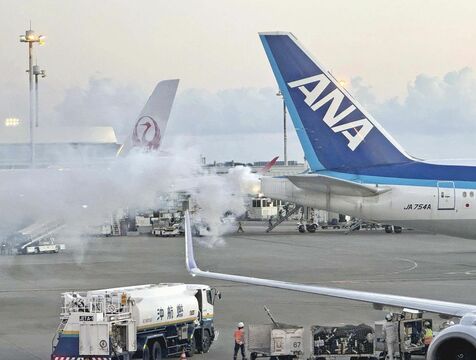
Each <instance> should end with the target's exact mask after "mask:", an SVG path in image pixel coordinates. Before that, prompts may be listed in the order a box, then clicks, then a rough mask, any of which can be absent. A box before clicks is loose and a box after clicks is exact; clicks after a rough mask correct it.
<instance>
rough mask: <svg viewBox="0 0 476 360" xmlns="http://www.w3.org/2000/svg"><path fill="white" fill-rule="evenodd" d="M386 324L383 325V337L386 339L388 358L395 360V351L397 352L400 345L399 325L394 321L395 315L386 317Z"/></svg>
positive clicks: (390, 314)
mask: <svg viewBox="0 0 476 360" xmlns="http://www.w3.org/2000/svg"><path fill="white" fill-rule="evenodd" d="M385 320H387V321H386V322H385V324H384V325H383V335H384V338H385V343H386V344H387V357H388V359H390V360H393V359H394V357H393V355H394V353H395V350H397V344H398V325H397V323H396V322H395V321H393V314H392V313H389V314H387V315H385Z"/></svg>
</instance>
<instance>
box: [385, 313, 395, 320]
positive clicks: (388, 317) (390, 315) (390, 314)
mask: <svg viewBox="0 0 476 360" xmlns="http://www.w3.org/2000/svg"><path fill="white" fill-rule="evenodd" d="M385 320H387V321H392V320H393V314H392V313H388V314H387V315H385Z"/></svg>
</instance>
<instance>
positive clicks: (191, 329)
mask: <svg viewBox="0 0 476 360" xmlns="http://www.w3.org/2000/svg"><path fill="white" fill-rule="evenodd" d="M217 297H218V298H220V297H221V295H220V293H219V292H218V291H217V290H216V289H214V288H210V287H209V286H207V285H189V284H174V283H170V284H149V285H139V286H129V287H122V288H113V289H103V290H92V291H87V292H66V293H63V294H62V306H61V314H60V323H59V325H58V328H57V331H56V334H55V337H54V338H53V342H52V354H51V360H65V359H69V360H93V359H94V360H106V359H107V360H129V359H132V358H140V359H143V360H159V359H163V358H167V357H171V356H177V355H180V354H181V353H182V352H186V354H187V356H188V357H190V356H193V354H194V353H195V352H202V353H206V352H208V350H209V349H210V345H211V344H212V342H213V340H214V339H215V329H214V325H213V304H214V302H215V299H216V298H217Z"/></svg>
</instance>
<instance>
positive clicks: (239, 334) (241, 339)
mask: <svg viewBox="0 0 476 360" xmlns="http://www.w3.org/2000/svg"><path fill="white" fill-rule="evenodd" d="M233 336H234V338H235V342H236V343H237V344H240V345H241V344H244V343H245V331H244V330H243V329H237V330H235V333H234V335H233Z"/></svg>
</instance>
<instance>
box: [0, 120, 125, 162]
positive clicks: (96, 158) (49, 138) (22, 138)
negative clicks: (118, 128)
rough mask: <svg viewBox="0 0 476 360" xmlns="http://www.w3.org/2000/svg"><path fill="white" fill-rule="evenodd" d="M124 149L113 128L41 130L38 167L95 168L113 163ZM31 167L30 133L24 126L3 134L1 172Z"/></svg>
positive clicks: (0, 135)
mask: <svg viewBox="0 0 476 360" xmlns="http://www.w3.org/2000/svg"><path fill="white" fill-rule="evenodd" d="M120 147H121V145H120V144H118V143H117V138H116V134H115V132H114V129H113V128H112V127H107V126H95V127H84V126H82V127H79V126H77V127H76V126H71V127H37V128H35V129H34V149H35V156H34V165H35V167H47V166H52V165H59V164H61V165H65V164H79V165H80V164H83V165H85V164H95V163H102V162H108V161H110V160H111V159H113V158H114V157H115V156H116V154H117V152H118V151H119V149H120ZM30 166H31V145H30V132H29V129H28V128H27V127H24V126H11V127H9V126H5V127H3V128H2V130H1V131H0V169H15V168H26V167H30Z"/></svg>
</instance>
